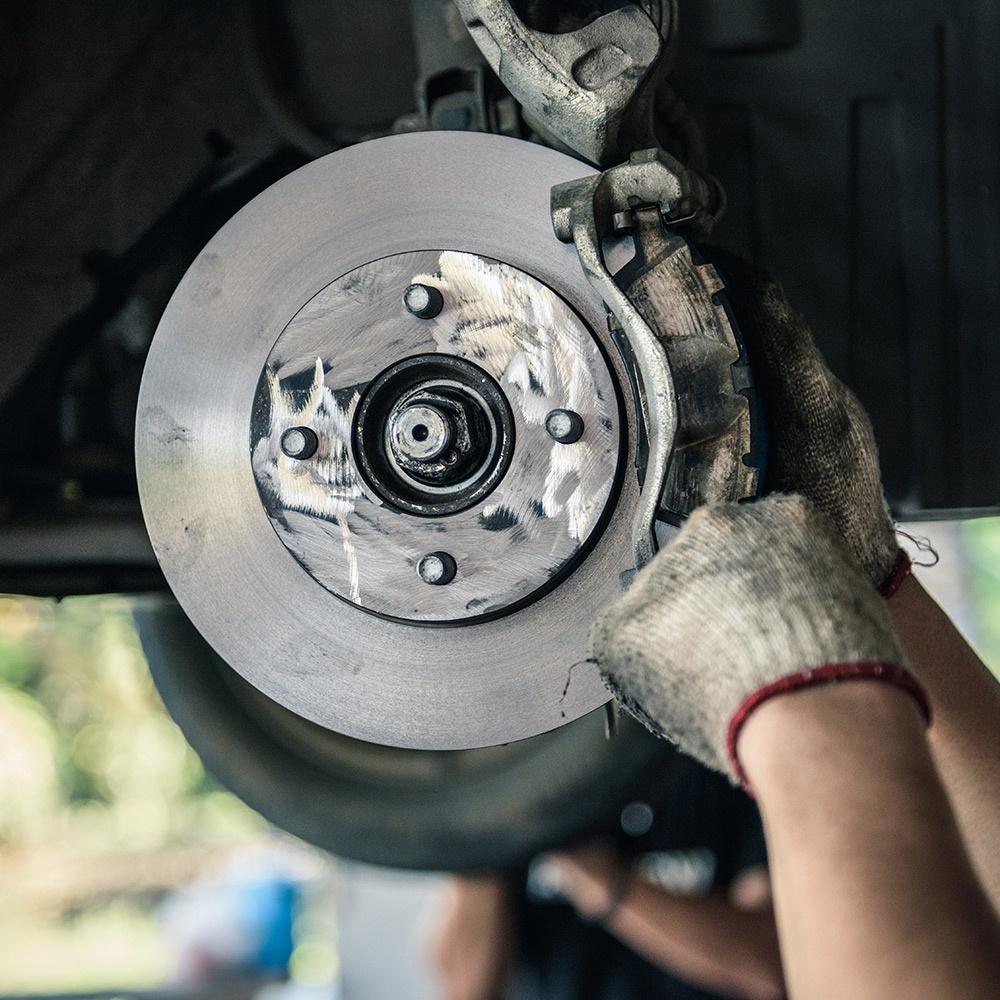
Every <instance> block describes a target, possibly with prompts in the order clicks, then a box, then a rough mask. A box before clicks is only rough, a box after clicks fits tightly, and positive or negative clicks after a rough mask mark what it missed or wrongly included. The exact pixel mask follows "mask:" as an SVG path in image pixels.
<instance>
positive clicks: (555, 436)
mask: <svg viewBox="0 0 1000 1000" xmlns="http://www.w3.org/2000/svg"><path fill="white" fill-rule="evenodd" d="M545 430H546V432H547V433H548V435H549V437H550V438H552V440H553V441H558V442H559V443H560V444H573V443H574V442H576V441H579V440H580V438H581V437H582V436H583V417H581V416H580V414H579V413H576V412H575V411H574V410H550V411H549V412H548V414H546V417H545Z"/></svg>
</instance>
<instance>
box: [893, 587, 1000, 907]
mask: <svg viewBox="0 0 1000 1000" xmlns="http://www.w3.org/2000/svg"><path fill="white" fill-rule="evenodd" d="M889 611H890V613H891V615H892V618H893V624H894V626H895V628H896V632H897V635H898V636H899V640H900V643H901V645H902V646H903V649H904V651H905V653H906V656H907V659H908V660H909V661H910V665H911V666H912V668H913V672H914V673H915V674H916V675H917V676H918V677H919V678H920V680H921V682H922V683H923V685H924V687H925V688H926V689H927V692H928V694H929V696H930V701H931V705H932V706H933V710H934V718H933V721H932V724H931V728H930V733H929V735H930V742H931V749H932V751H933V753H934V759H935V762H936V763H937V767H938V771H939V772H940V774H941V778H942V780H943V781H944V784H945V787H946V788H947V790H948V794H949V796H950V797H951V801H952V805H953V807H954V809H955V813H956V816H957V818H958V822H959V828H960V829H961V831H962V835H963V836H964V838H965V841H966V844H967V846H968V849H969V852H970V854H971V855H972V860H973V863H974V864H975V866H976V869H977V872H978V874H979V877H980V880H981V881H982V883H983V885H984V887H985V888H986V890H987V892H988V893H989V894H990V897H991V898H992V900H993V903H994V906H997V905H1000V684H998V683H997V681H996V679H995V678H994V677H993V676H992V674H990V672H989V671H988V670H987V669H986V667H985V666H984V664H983V663H982V661H981V660H980V659H979V657H977V656H976V654H975V653H974V652H973V651H972V650H971V649H970V648H969V646H968V644H967V643H966V641H965V639H964V638H963V637H962V635H961V633H960V632H959V631H958V630H957V629H956V628H955V626H954V625H953V624H952V622H951V619H950V618H948V616H947V615H946V614H945V613H944V612H943V611H942V610H941V608H939V607H938V605H937V604H936V603H935V601H934V599H933V598H932V597H931V596H930V595H929V594H928V593H927V592H926V591H925V590H924V589H923V587H922V586H921V585H920V582H919V581H918V580H917V579H916V577H913V576H910V577H908V578H907V579H906V581H905V582H904V583H903V585H902V587H901V588H900V589H899V591H898V592H897V593H896V594H895V595H893V597H891V598H890V600H889Z"/></svg>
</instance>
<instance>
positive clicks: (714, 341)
mask: <svg viewBox="0 0 1000 1000" xmlns="http://www.w3.org/2000/svg"><path fill="white" fill-rule="evenodd" d="M633 219H634V221H633V224H632V227H631V231H632V235H633V239H634V240H635V244H636V257H635V259H634V260H632V261H630V262H629V264H628V265H627V266H626V267H625V269H624V270H623V271H620V272H619V273H618V274H617V275H616V281H617V283H618V284H619V285H620V286H622V287H624V288H625V291H626V292H627V294H628V297H629V300H630V301H631V302H632V304H633V305H634V306H635V307H636V309H637V310H638V311H639V312H640V313H641V314H642V315H643V317H644V318H645V320H646V322H647V323H648V324H649V326H650V328H651V329H653V330H654V331H655V333H656V337H657V340H659V342H660V345H661V346H662V348H663V350H664V351H665V353H666V356H667V360H668V363H669V365H670V370H671V374H672V377H673V381H674V385H675V386H676V389H677V434H676V436H675V438H674V443H673V448H672V450H671V454H670V462H669V465H668V468H667V475H666V480H665V482H664V484H663V488H662V490H661V492H660V504H659V511H658V515H657V516H658V517H659V518H661V519H664V520H666V521H668V522H670V523H672V524H679V523H680V521H681V520H682V519H683V518H684V517H686V516H687V515H688V514H690V513H691V511H693V510H694V509H695V508H696V507H700V506H701V505H702V504H704V503H710V502H713V501H719V500H741V499H743V498H745V497H752V496H754V495H756V493H757V489H758V482H759V477H760V467H761V464H762V460H763V456H762V454H761V453H760V449H759V444H758V434H759V424H757V423H755V421H759V415H758V414H756V413H753V412H752V411H751V407H750V398H749V397H751V396H752V391H753V390H752V385H753V382H752V379H751V374H750V368H749V366H748V365H747V363H746V360H745V358H743V357H742V356H741V351H740V346H739V342H738V340H737V337H736V335H735V332H734V330H733V326H732V323H731V321H730V319H729V316H728V314H727V312H726V307H725V304H724V299H723V295H724V291H725V284H724V283H723V281H722V279H721V278H720V277H719V275H718V273H717V272H716V270H715V268H714V267H713V266H712V265H711V264H696V263H695V262H694V260H693V259H692V256H691V247H690V246H689V245H688V243H687V242H686V241H685V240H684V239H683V238H682V237H680V236H678V235H677V234H676V233H673V232H670V231H669V230H667V229H666V228H665V227H664V225H663V221H662V216H661V214H660V211H659V208H658V207H656V206H650V207H647V208H642V209H638V210H636V211H635V212H634V213H633Z"/></svg>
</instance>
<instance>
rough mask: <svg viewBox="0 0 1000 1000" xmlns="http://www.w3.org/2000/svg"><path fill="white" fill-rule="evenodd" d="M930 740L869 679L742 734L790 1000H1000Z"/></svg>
mask: <svg viewBox="0 0 1000 1000" xmlns="http://www.w3.org/2000/svg"><path fill="white" fill-rule="evenodd" d="M924 728H925V725H924V720H923V718H922V717H921V715H920V713H919V712H918V711H917V710H916V706H915V704H914V702H913V701H912V699H911V698H909V697H908V696H907V695H906V694H905V693H903V692H901V691H899V690H896V689H893V688H891V687H888V686H886V685H882V684H879V683H878V682H877V681H871V680H869V681H863V682H857V683H852V684H843V685H837V686H829V687H821V688H810V689H807V690H803V691H799V692H796V693H792V694H788V695H785V696H783V697H777V698H774V699H771V700H769V701H767V702H765V703H764V704H762V705H761V706H760V707H759V708H758V709H757V710H756V711H755V712H754V713H753V715H752V716H751V717H750V718H749V720H748V721H747V723H746V725H745V726H744V728H743V731H742V734H741V736H740V740H739V745H738V748H737V752H738V754H739V757H740V760H741V762H742V763H743V766H744V768H745V769H746V772H747V775H748V776H749V779H750V781H751V782H752V784H753V788H754V790H755V792H756V794H757V800H758V804H759V805H760V809H761V814H762V816H763V819H764V827H765V832H766V836H767V842H768V849H769V857H770V865H771V877H772V881H773V886H774V895H775V901H776V910H777V920H778V927H779V932H780V935H781V942H782V954H783V957H784V967H785V977H786V981H787V983H788V989H789V995H790V996H792V997H803V998H805V997H807V998H809V1000H826V998H830V1000H834V998H837V1000H840V998H843V997H850V998H851V1000H869V998H870V1000H876V998H878V1000H882V998H885V997H890V996H899V997H907V1000H938V998H948V1000H958V998H965V997H968V998H973V997H974V998H977V1000H978V998H986V997H996V996H1000V928H998V925H997V919H996V915H995V914H994V913H993V912H992V911H991V908H990V905H989V903H988V902H987V900H986V897H985V895H984V893H983V891H982V889H981V887H980V886H979V884H978V883H977V881H976V878H975V875H974V874H973V871H972V868H971V865H970V863H969V861H968V859H967V856H966V854H965V852H964V850H963V846H962V842H961V838H960V836H959V833H958V828H957V825H956V823H955V820H954V817H953V815H952V813H951V810H950V808H949V803H948V799H947V796H946V795H945V792H944V788H943V786H942V784H941V782H940V780H939V778H938V775H937V773H936V771H935V769H934V763H933V760H932V758H931V754H930V752H929V749H928V746H927V740H926V738H925V734H924Z"/></svg>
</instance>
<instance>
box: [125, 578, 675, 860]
mask: <svg viewBox="0 0 1000 1000" xmlns="http://www.w3.org/2000/svg"><path fill="white" fill-rule="evenodd" d="M134 617H135V621H136V625H137V628H138V631H139V636H140V639H141V641H142V644H143V648H144V650H145V652H146V656H147V658H148V660H149V666H150V671H151V673H152V675H153V679H154V681H155V682H156V685H157V687H158V689H159V691H160V694H161V697H162V698H163V701H164V703H165V705H166V706H167V709H168V710H169V712H170V713H171V715H172V716H173V717H174V719H175V720H176V721H177V723H178V725H179V726H180V727H181V729H182V730H183V732H184V734H185V736H186V737H187V739H188V741H189V742H190V743H191V745H192V747H194V749H195V750H196V751H197V753H198V754H199V755H200V756H201V758H202V761H203V763H204V765H205V767H206V769H207V770H208V771H209V772H210V773H211V774H212V775H214V776H215V778H216V779H218V781H220V782H221V783H222V784H223V785H225V786H226V787H227V788H229V789H230V790H231V791H232V792H234V793H235V794H236V795H238V796H239V797H240V798H241V799H243V800H244V801H245V802H246V803H248V804H249V805H250V806H252V807H253V808H254V809H256V810H257V811H258V812H259V813H261V814H262V815H263V816H264V817H265V818H267V819H268V820H270V821H271V822H272V823H274V824H276V825H277V826H279V827H282V828H283V829H285V830H288V831H289V832H290V833H293V834H295V835H296V836H299V837H301V838H303V839H304V840H307V841H309V842H311V843H313V844H316V845H317V846H319V847H322V848H325V849H326V850H329V851H331V852H332V853H334V854H336V855H339V856H342V857H347V858H353V859H355V860H358V861H366V862H370V863H373V864H379V865H386V866H390V867H394V868H413V869H426V870H449V871H478V870H496V869H504V868H509V867H514V866H517V865H520V864H523V863H525V862H526V861H528V860H529V859H530V858H531V857H532V856H534V855H535V854H537V853H538V852H539V851H543V850H547V849H550V848H553V847H556V846H560V845H565V844H567V843H569V842H571V841H573V840H574V839H576V838H579V837H581V836H584V835H586V834H587V833H591V832H595V831H598V830H602V829H607V828H608V827H609V825H611V824H615V823H616V822H617V817H618V816H619V814H620V811H621V809H622V807H623V806H624V805H625V804H626V803H628V802H630V801H632V800H633V799H636V798H641V797H642V794H643V790H644V789H646V788H648V787H650V785H651V784H653V783H658V782H659V779H661V778H662V777H663V775H664V774H665V772H666V771H667V770H668V769H669V767H670V762H671V760H672V758H673V754H674V751H673V749H672V748H671V746H670V745H669V744H667V743H665V742H663V741H662V740H658V739H656V738H655V737H653V736H652V735H651V734H650V733H648V732H647V731H646V730H645V729H643V728H642V727H641V726H640V725H639V724H638V723H636V722H634V721H633V720H632V719H631V718H629V717H627V716H622V717H620V718H619V720H618V723H617V726H616V732H615V734H614V736H613V737H612V738H611V739H608V738H606V736H605V720H606V717H607V716H606V712H605V710H604V709H599V710H597V711H596V712H592V713H590V714H589V715H587V716H585V717H583V718H582V719H578V720H577V721H575V722H572V723H570V724H569V725H566V726H563V727H561V728H560V729H556V730H554V731H552V732H550V733H544V734H542V735H540V736H535V737H532V738H531V739H528V740H522V741H520V742H517V743H511V744H507V745H506V746H501V747H489V748H485V749H482V750H450V751H433V750H402V749H397V748H394V747H385V746H380V745H378V744H373V743H365V742H363V741H360V740H355V739H352V738H350V737H347V736H342V735H340V734H338V733H333V732H330V731H329V730H326V729H323V728H322V727H320V726H317V725H315V724H313V723H311V722H308V721H306V720H305V719H302V718H301V717H299V716H297V715H295V714H293V713H292V712H289V711H288V710H287V709H285V708H283V707H282V706H280V705H278V704H277V703H276V702H274V701H272V700H271V699H269V698H267V697H266V696H265V695H263V694H261V693H260V692H259V691H257V689H256V688H254V687H252V686H251V685H250V684H249V683H247V682H246V681H244V680H243V679H242V678H241V677H240V676H239V675H238V674H237V673H236V672H235V671H234V670H233V669H232V668H231V667H229V666H228V665H227V664H226V663H225V662H224V661H223V660H222V659H221V658H220V657H219V656H218V655H217V654H216V653H215V652H214V651H213V650H212V649H211V647H210V646H209V645H208V643H207V642H206V641H205V640H204V639H203V638H202V637H201V635H200V634H199V633H198V632H197V630H196V629H195V628H194V626H193V625H192V624H191V622H190V621H189V620H188V619H187V617H186V616H185V615H184V613H183V611H181V609H180V607H179V606H178V605H177V604H176V602H174V601H173V600H171V599H169V598H167V597H164V596H158V595H156V596H150V597H148V598H143V599H141V600H139V601H137V603H136V606H135V612H134Z"/></svg>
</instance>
